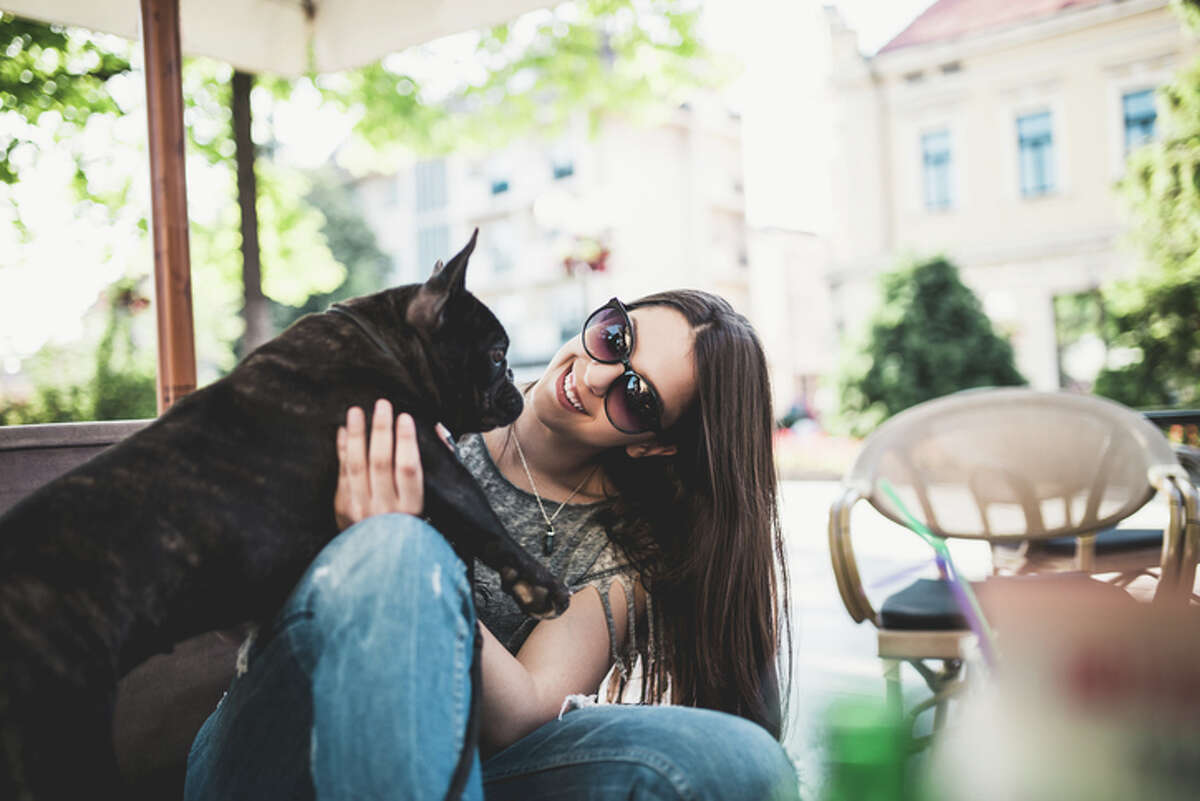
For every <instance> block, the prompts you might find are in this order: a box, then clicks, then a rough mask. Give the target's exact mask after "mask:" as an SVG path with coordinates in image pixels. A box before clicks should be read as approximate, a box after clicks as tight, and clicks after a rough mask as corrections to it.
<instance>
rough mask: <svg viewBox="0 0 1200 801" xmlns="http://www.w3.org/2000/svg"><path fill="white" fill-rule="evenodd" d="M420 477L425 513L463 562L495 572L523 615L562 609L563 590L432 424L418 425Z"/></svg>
mask: <svg viewBox="0 0 1200 801" xmlns="http://www.w3.org/2000/svg"><path fill="white" fill-rule="evenodd" d="M416 428H417V443H418V445H419V447H420V450H421V468H422V471H423V472H424V475H425V514H426V516H427V517H428V518H429V519H430V521H431V522H432V523H433V525H434V527H435V528H437V529H438V531H440V532H441V533H442V534H443V536H445V537H446V539H448V540H449V541H450V544H451V545H453V546H454V549H455V551H457V552H458V553H459V555H460V556H462V557H463V558H464V559H469V558H470V557H471V556H477V557H478V558H479V559H480V561H482V562H483V563H484V564H485V565H487V566H488V567H490V568H492V569H493V570H495V571H496V572H497V573H499V574H500V582H501V586H502V587H503V589H504V591H505V592H507V593H508V594H509V595H511V596H512V597H513V598H514V599H515V600H516V602H517V605H518V606H520V607H521V609H522V611H524V612H526V613H527V614H530V615H533V616H535V617H554V616H556V615H559V614H562V612H563V611H565V610H566V608H567V603H568V595H567V591H566V588H565V587H563V586H562V584H561V583H560V582H559V581H558V579H556V578H555V577H554V574H552V573H551V572H550V571H549V570H547V569H546V568H545V567H544V566H543V565H542V564H541V563H540V562H538V561H537V560H536V559H534V558H533V557H532V556H530V555H529V553H528V552H527V551H526V550H525V549H524V548H522V547H521V546H520V545H518V544H517V542H516V541H515V540H513V538H512V537H510V536H509V535H508V532H507V531H505V529H504V525H503V524H502V523H501V522H500V519H499V518H498V517H496V513H495V512H493V511H492V507H491V506H490V505H489V504H488V501H487V497H486V496H485V495H484V494H483V490H481V489H480V488H479V484H478V483H476V481H475V478H474V476H472V475H471V473H470V471H468V470H467V468H465V467H464V466H463V465H462V464H461V463H460V462H459V461H458V459H457V458H456V457H455V456H454V454H453V453H452V452H451V451H450V450H449V449H448V448H447V447H446V445H445V443H444V442H443V441H442V439H441V438H440V437H439V436H438V435H437V433H436V432H435V431H434V428H433V426H432V425H429V424H426V423H424V422H423V421H417V426H416Z"/></svg>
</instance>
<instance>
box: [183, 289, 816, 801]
mask: <svg viewBox="0 0 1200 801" xmlns="http://www.w3.org/2000/svg"><path fill="white" fill-rule="evenodd" d="M392 419H393V418H392V410H391V408H390V406H388V404H387V403H386V401H381V402H380V403H379V404H378V405H377V406H376V408H375V410H374V414H373V415H372V423H371V427H370V431H369V432H368V431H367V425H366V422H365V415H364V414H363V412H362V410H359V409H351V410H350V412H349V413H348V414H347V420H346V426H345V427H344V428H343V429H342V430H341V431H340V432H339V435H338V448H339V455H340V458H341V464H342V472H341V476H340V478H339V483H338V491H337V497H336V498H335V509H336V511H337V516H338V520H339V523H340V524H341V525H342V526H343V528H344V529H345V531H344V533H343V534H341V535H340V536H338V537H337V538H336V539H335V540H334V541H333V542H332V543H330V545H328V546H327V547H326V548H325V549H324V550H323V551H322V552H321V554H320V555H319V556H318V557H317V559H316V560H314V562H313V564H312V566H311V567H310V568H309V570H308V572H307V573H306V575H305V576H304V578H303V579H302V580H301V582H300V583H299V585H298V586H297V588H296V590H295V591H294V593H293V595H292V596H291V598H290V600H289V601H288V602H287V604H286V605H285V607H284V609H283V611H282V612H281V613H280V615H279V617H278V618H277V619H276V621H275V625H274V626H273V628H272V629H271V630H270V631H268V632H264V633H263V634H262V635H260V637H259V638H258V639H257V640H256V641H255V643H254V645H253V647H252V648H251V649H250V653H249V660H248V666H247V667H248V669H247V670H246V671H245V673H244V675H240V676H239V677H238V678H237V679H235V681H234V683H233V685H232V687H231V689H230V691H229V693H228V694H227V695H226V697H225V698H224V699H223V701H222V702H221V704H220V706H219V707H218V709H217V710H216V712H214V713H213V715H212V716H211V717H210V718H209V720H208V722H207V723H206V724H205V726H204V728H203V729H202V730H201V732H200V734H199V735H198V736H197V738H196V741H195V743H194V745H193V748H192V753H191V756H190V758H189V764H188V778H187V792H186V797H187V798H188V799H191V800H193V801H200V799H223V800H224V799H238V798H247V799H249V798H254V799H272V798H317V799H332V798H354V799H357V798H430V799H440V798H443V797H444V796H445V794H446V791H447V788H448V787H450V786H451V783H452V781H454V780H455V777H456V775H457V779H458V781H459V782H462V781H463V779H464V777H465V785H464V791H463V797H464V798H466V799H471V800H472V801H477V800H478V799H484V798H486V799H488V801H496V800H497V799H538V798H556V799H618V798H621V799H626V798H633V799H665V798H672V799H674V798H688V799H694V798H695V799H700V798H702V799H714V800H715V799H720V800H721V801H738V800H739V799H756V800H758V799H792V798H797V797H798V794H797V783H796V777H795V774H794V771H793V770H792V767H791V764H790V762H789V761H788V759H787V757H786V755H785V754H784V752H783V749H782V748H781V747H780V745H779V743H778V739H779V737H780V735H781V728H782V721H783V711H782V709H781V692H780V686H779V671H778V669H777V661H776V660H777V656H778V653H779V650H780V647H781V645H783V646H785V648H786V646H787V645H789V644H790V637H789V636H788V622H787V615H786V609H787V578H786V572H785V571H784V569H783V547H782V541H781V536H780V531H779V523H778V516H777V506H776V476H775V470H774V466H773V462H772V455H771V429H772V416H771V409H770V400H769V391H768V383H767V373H766V363H765V360H764V357H763V353H762V348H761V346H760V344H759V342H758V339H757V337H756V336H755V334H754V332H753V330H752V329H751V327H750V325H749V323H748V322H747V321H746V320H745V319H744V318H743V317H741V316H740V315H738V314H736V313H735V312H734V311H733V310H732V308H731V307H730V306H729V305H728V304H727V303H726V302H725V301H724V300H722V299H720V298H718V297H715V296H713V295H710V294H707V293H703V292H698V291H675V292H666V293H661V294H657V295H651V296H649V297H646V298H642V299H641V300H639V301H637V302H635V303H631V304H629V305H628V306H625V305H622V304H621V303H620V302H619V301H617V300H615V299H614V300H613V301H610V302H609V303H608V304H606V305H605V306H603V307H601V308H600V309H598V310H597V311H596V312H594V313H593V314H592V315H591V316H589V318H588V319H587V321H586V322H585V324H584V327H583V331H582V332H581V335H580V336H579V337H577V338H575V339H573V340H571V341H569V342H567V343H566V344H565V345H563V346H562V348H560V349H559V351H558V353H557V354H555V356H554V358H553V360H552V361H551V363H550V365H549V367H548V368H547V370H546V372H545V374H544V375H543V376H542V378H541V379H540V380H539V381H538V382H537V383H535V384H533V385H532V386H531V387H529V388H528V390H527V392H526V405H525V408H524V411H523V412H522V413H521V416H520V417H519V418H518V419H517V421H516V422H515V423H513V424H512V425H511V426H509V427H508V428H507V429H503V430H496V431H492V432H489V433H488V434H486V435H482V436H479V435H472V436H469V437H464V438H463V440H462V441H461V442H459V443H458V445H457V447H458V451H459V456H460V458H461V459H462V460H463V462H464V463H465V464H466V465H467V467H468V468H469V469H470V470H471V472H472V473H473V474H474V475H475V476H476V478H477V479H479V481H480V484H481V485H482V486H483V488H484V491H485V492H486V493H487V494H488V497H489V500H490V501H491V502H492V505H493V507H494V508H495V509H496V512H497V514H498V515H500V517H501V519H502V520H504V522H505V524H506V525H507V527H508V529H509V531H510V532H512V533H513V535H514V536H515V537H516V538H517V539H518V540H520V541H521V542H522V544H523V545H524V546H525V547H526V548H528V549H529V550H530V552H531V553H533V554H535V555H536V556H538V557H539V558H541V559H543V561H544V562H545V563H546V564H547V565H548V566H549V567H550V568H551V570H552V571H554V572H555V574H556V575H558V576H559V577H560V578H561V579H562V581H563V582H564V583H565V584H566V585H567V586H568V588H569V589H571V590H572V598H571V604H570V607H569V608H568V609H567V611H566V612H565V613H564V614H563V615H561V616H560V617H558V618H555V619H550V620H542V621H537V620H534V619H532V618H526V617H525V616H524V615H522V613H521V612H520V611H519V610H518V608H517V607H516V605H515V603H514V602H513V601H512V599H511V598H509V597H508V596H507V595H505V594H503V593H502V592H501V591H500V581H499V578H498V576H496V575H495V574H494V573H493V572H492V571H490V570H488V569H487V568H485V567H483V566H482V565H479V564H476V566H475V584H474V586H470V585H469V584H468V581H467V573H466V568H465V566H464V565H463V564H462V562H461V561H460V560H459V559H458V558H457V557H456V556H455V554H454V553H453V551H452V550H451V549H450V547H449V546H448V545H447V544H446V542H445V540H444V539H443V538H442V537H440V536H439V535H438V534H437V533H436V532H435V531H433V530H432V529H431V528H430V527H429V526H428V525H427V524H425V523H424V522H422V521H421V520H420V519H419V518H418V517H416V516H415V515H419V514H420V511H421V508H422V497H421V473H420V463H419V459H418V455H417V450H416V445H415V437H414V434H413V429H412V421H411V419H410V418H408V417H407V416H406V415H401V416H400V417H399V418H398V419H397V421H396V429H395V435H394V441H395V449H394V450H393V445H392V443H393V432H392ZM477 615H478V617H476V616H477ZM476 629H478V631H479V633H480V636H481V637H482V651H481V664H480V669H481V685H482V686H481V712H482V714H481V717H480V725H481V729H480V753H475V754H466V755H463V754H462V753H461V751H462V742H463V736H464V731H465V728H466V726H467V720H468V717H469V710H470V703H471V678H470V672H471V662H472V653H473V641H474V636H475V632H476ZM635 664H636V665H637V666H638V667H639V668H640V675H635V674H634V673H632V672H631V671H632V670H633V668H634V666H635ZM614 666H615V671H614V672H613V675H612V677H611V679H610V681H609V690H610V691H609V693H608V695H609V699H608V700H613V699H615V698H616V697H617V696H618V695H620V694H622V693H624V692H625V690H626V689H627V686H628V685H629V684H630V682H631V680H632V681H633V686H635V687H640V697H639V699H638V700H640V701H642V702H644V703H643V704H628V703H626V704H598V705H596V704H591V703H589V702H590V700H591V699H590V698H589V697H588V696H591V695H593V694H595V693H596V692H597V688H598V687H599V686H600V684H601V682H602V681H603V680H604V678H605V676H606V675H607V674H609V672H610V669H613V668H614ZM663 704H668V705H663ZM564 710H565V712H564ZM456 771H458V772H457V774H456Z"/></svg>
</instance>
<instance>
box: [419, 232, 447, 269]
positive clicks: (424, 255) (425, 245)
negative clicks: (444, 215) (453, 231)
mask: <svg viewBox="0 0 1200 801" xmlns="http://www.w3.org/2000/svg"><path fill="white" fill-rule="evenodd" d="M449 255H450V228H449V226H447V225H445V224H442V225H426V226H424V227H423V228H419V229H418V230H417V271H418V275H421V276H426V275H429V273H430V272H431V271H432V270H433V265H434V264H435V263H436V262H437V261H438V259H441V260H442V261H445V260H446V258H447V257H449Z"/></svg>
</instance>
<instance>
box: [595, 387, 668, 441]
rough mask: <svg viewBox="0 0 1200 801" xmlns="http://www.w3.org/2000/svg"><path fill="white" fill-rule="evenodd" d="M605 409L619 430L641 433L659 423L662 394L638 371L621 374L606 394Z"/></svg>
mask: <svg viewBox="0 0 1200 801" xmlns="http://www.w3.org/2000/svg"><path fill="white" fill-rule="evenodd" d="M604 410H605V412H607V413H608V419H609V420H610V421H612V424H613V425H614V426H616V428H617V430H618V431H621V432H623V433H625V434H640V433H642V432H643V431H654V430H656V429H657V428H658V427H659V421H660V414H659V406H658V398H657V397H656V396H655V395H654V393H653V392H651V391H650V388H649V387H648V386H646V384H645V383H644V382H643V381H642V380H641V379H640V378H639V377H638V376H636V375H625V376H622V377H621V378H618V379H617V380H616V382H615V383H614V384H613V386H611V387H610V388H609V390H608V393H607V394H606V395H605V396H604Z"/></svg>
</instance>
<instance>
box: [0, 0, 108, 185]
mask: <svg viewBox="0 0 1200 801" xmlns="http://www.w3.org/2000/svg"><path fill="white" fill-rule="evenodd" d="M0 53H3V57H2V58H0V111H2V112H3V115H4V116H5V117H6V118H13V117H15V118H18V119H20V120H22V121H23V122H24V123H25V124H26V126H39V125H46V126H48V127H49V128H50V129H51V130H50V133H51V134H52V135H53V136H54V137H55V138H57V139H59V140H62V139H65V138H67V137H69V136H72V135H74V134H78V133H79V132H80V131H81V130H83V127H84V126H85V125H86V124H87V121H88V119H89V118H90V117H91V116H92V115H94V114H114V115H115V114H121V113H123V112H122V109H121V108H120V106H118V104H117V102H116V101H115V100H114V99H113V97H112V95H111V94H110V93H109V91H108V81H109V80H110V79H111V78H113V77H114V76H117V75H122V74H124V73H127V72H129V69H130V67H129V60H128V59H127V58H126V57H125V55H124V54H123V53H121V52H114V51H113V50H112V49H111V48H108V47H105V46H103V45H102V44H101V43H100V42H99V41H97V40H95V39H92V38H87V37H81V36H72V35H70V34H68V33H67V31H66V30H64V29H63V28H60V27H57V26H51V25H43V24H40V23H37V22H30V21H27V20H23V19H18V18H16V17H14V16H12V15H11V14H4V13H2V12H0ZM5 127H6V128H8V129H9V130H10V131H12V130H13V128H14V127H15V128H16V133H15V134H13V133H9V134H7V141H5V140H4V139H3V138H0V181H2V182H4V183H12V182H14V181H16V180H17V175H18V170H17V169H16V168H15V167H14V164H13V155H14V153H15V152H16V151H17V150H18V148H20V147H22V146H26V147H29V146H32V145H33V138H32V137H31V136H30V135H29V129H28V128H27V127H25V126H12V125H6V126H5ZM4 136H5V135H4V134H0V137H4Z"/></svg>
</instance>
